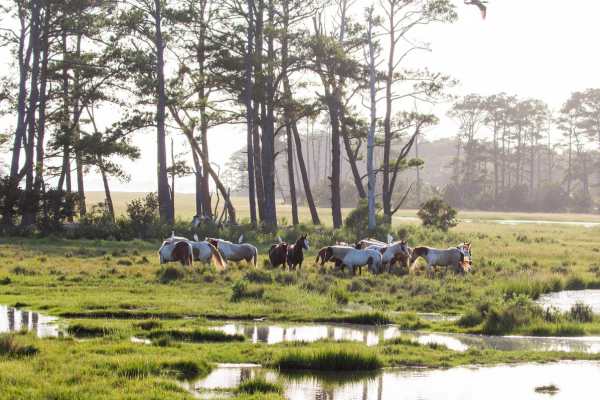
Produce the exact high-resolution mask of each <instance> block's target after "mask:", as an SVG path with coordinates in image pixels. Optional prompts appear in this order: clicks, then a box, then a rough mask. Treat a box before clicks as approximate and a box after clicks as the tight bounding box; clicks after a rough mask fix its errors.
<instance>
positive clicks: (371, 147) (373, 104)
mask: <svg viewBox="0 0 600 400" xmlns="http://www.w3.org/2000/svg"><path fill="white" fill-rule="evenodd" d="M368 20H369V25H368V26H369V27H368V31H367V39H368V41H369V89H370V90H369V94H370V108H371V110H370V111H371V121H370V126H369V136H368V138H367V174H368V183H367V187H368V193H369V196H368V199H369V200H368V203H369V231H372V232H373V231H375V228H376V220H375V184H376V181H375V169H374V165H373V153H374V151H375V125H376V124H377V99H376V96H377V91H376V88H375V85H376V76H375V48H374V45H373V9H372V8H371V9H369V16H368Z"/></svg>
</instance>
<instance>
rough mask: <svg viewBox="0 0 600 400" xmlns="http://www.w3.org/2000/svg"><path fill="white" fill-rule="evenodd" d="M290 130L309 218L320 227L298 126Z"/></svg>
mask: <svg viewBox="0 0 600 400" xmlns="http://www.w3.org/2000/svg"><path fill="white" fill-rule="evenodd" d="M284 85H285V81H284ZM291 128H292V133H293V134H294V142H295V144H296V158H297V159H298V166H299V167H300V175H301V176H302V185H303V186H304V195H305V196H306V203H307V204H308V209H309V210H310V217H311V219H312V222H313V224H314V225H321V220H320V219H319V213H317V207H316V206H315V200H314V199H313V195H312V190H311V188H310V180H309V179H308V173H307V172H306V165H305V163H304V157H303V155H302V141H301V140H300V134H299V132H298V126H297V125H296V123H292V126H291Z"/></svg>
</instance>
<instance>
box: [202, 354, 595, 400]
mask: <svg viewBox="0 0 600 400" xmlns="http://www.w3.org/2000/svg"><path fill="white" fill-rule="evenodd" d="M257 376H262V377H264V378H265V379H266V380H268V381H271V382H279V383H281V384H282V385H283V386H284V388H285V396H286V398H288V399H290V400H296V399H298V400H300V399H315V400H324V399H327V400H388V399H389V400H402V399H411V400H412V399H420V400H437V399H449V400H453V399H457V400H458V399H461V400H469V399H487V400H496V399H497V400H505V399H506V398H511V397H512V398H517V399H543V398H545V397H546V396H547V395H544V394H539V393H535V391H534V389H535V387H537V386H543V385H549V384H554V385H556V386H557V387H558V388H559V392H558V393H557V394H556V395H555V396H554V397H553V399H557V400H560V399H575V398H577V399H592V398H593V399H595V398H597V394H596V391H597V386H596V382H597V380H598V378H600V363H598V362H593V361H577V362H572V361H565V362H558V363H549V364H521V365H512V366H511V365H499V366H494V367H481V368H479V367H460V368H452V369H446V370H427V369H408V370H385V371H381V372H379V373H375V374H366V375H361V374H356V373H353V374H337V373H334V374H307V373H300V374H299V373H293V374H289V373H279V372H276V371H273V370H267V369H262V368H257V367H244V366H221V367H219V368H217V369H215V370H214V371H213V372H212V373H211V374H210V375H209V376H208V377H206V378H204V379H202V380H200V381H198V382H195V383H194V384H193V385H191V387H190V389H192V392H193V393H194V394H195V395H196V396H197V397H199V398H209V397H214V395H215V393H216V392H217V390H221V391H222V390H227V389H229V390H231V389H234V388H236V387H237V386H238V385H239V384H240V383H241V382H244V381H245V380H247V379H250V378H253V377H257ZM507 383H510V384H507ZM221 393H222V392H221Z"/></svg>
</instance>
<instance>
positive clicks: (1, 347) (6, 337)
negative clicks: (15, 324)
mask: <svg viewBox="0 0 600 400" xmlns="http://www.w3.org/2000/svg"><path fill="white" fill-rule="evenodd" d="M38 351H39V350H38V349H37V347H35V346H32V345H23V344H21V343H19V342H18V341H17V339H16V337H15V335H13V334H2V335H0V357H14V358H17V357H28V356H33V355H35V354H37V353H38Z"/></svg>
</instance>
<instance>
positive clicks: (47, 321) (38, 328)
mask: <svg viewBox="0 0 600 400" xmlns="http://www.w3.org/2000/svg"><path fill="white" fill-rule="evenodd" d="M20 331H28V332H33V333H35V335H36V336H38V337H57V336H59V334H60V332H59V329H58V327H57V326H56V318H53V317H49V316H46V315H42V314H39V313H37V312H31V311H25V310H19V309H17V308H14V307H8V306H3V305H0V333H5V332H20Z"/></svg>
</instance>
